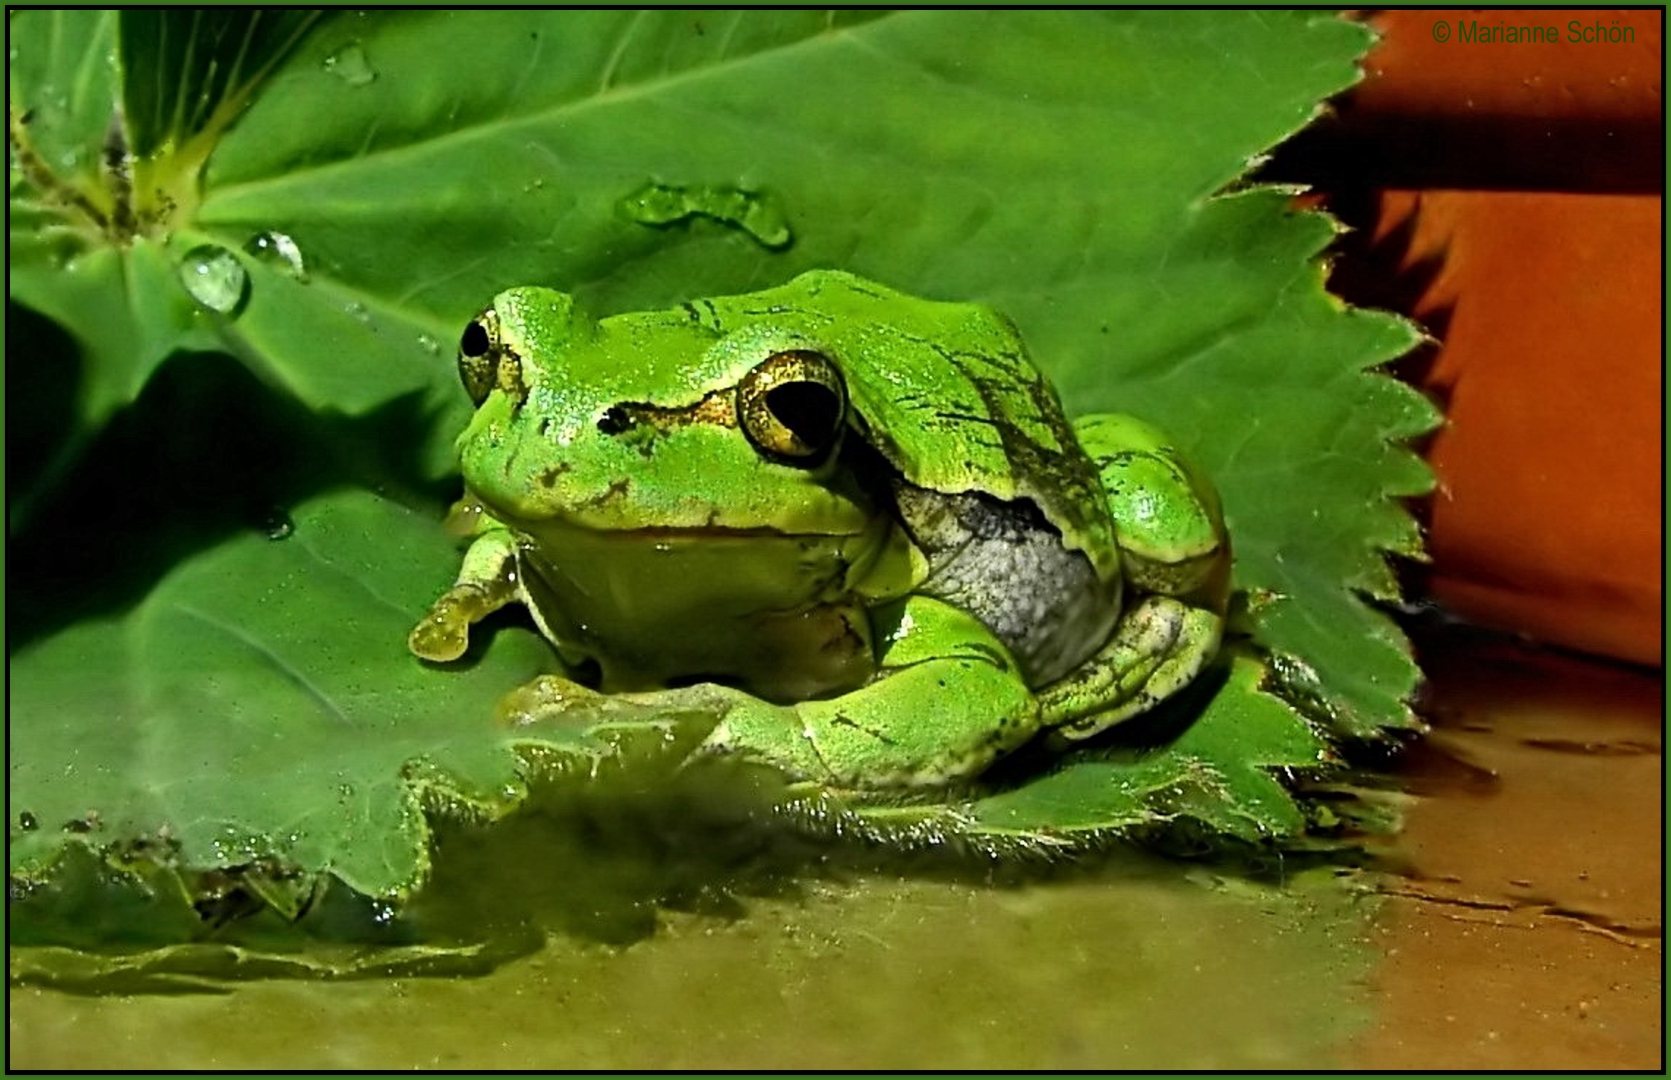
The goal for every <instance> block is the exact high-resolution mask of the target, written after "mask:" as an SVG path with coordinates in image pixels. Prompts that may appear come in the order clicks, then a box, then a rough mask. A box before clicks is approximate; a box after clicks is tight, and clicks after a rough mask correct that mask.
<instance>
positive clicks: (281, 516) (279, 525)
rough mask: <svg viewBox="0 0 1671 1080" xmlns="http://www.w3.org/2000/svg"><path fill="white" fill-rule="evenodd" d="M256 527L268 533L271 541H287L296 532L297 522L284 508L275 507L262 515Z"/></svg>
mask: <svg viewBox="0 0 1671 1080" xmlns="http://www.w3.org/2000/svg"><path fill="white" fill-rule="evenodd" d="M256 527H257V528H259V529H260V530H261V531H262V532H264V533H266V534H267V539H269V540H285V539H288V538H289V536H290V534H291V533H293V532H295V531H296V522H295V521H294V520H292V519H291V517H290V514H289V512H288V511H286V510H285V509H284V507H282V506H274V507H272V508H270V509H269V510H268V511H267V512H266V513H265V514H262V515H261V521H260V522H259V524H258V525H257V526H256Z"/></svg>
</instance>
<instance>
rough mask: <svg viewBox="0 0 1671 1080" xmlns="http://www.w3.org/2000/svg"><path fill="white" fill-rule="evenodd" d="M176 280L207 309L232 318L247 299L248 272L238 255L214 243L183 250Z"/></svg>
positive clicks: (240, 309)
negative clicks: (178, 276)
mask: <svg viewBox="0 0 1671 1080" xmlns="http://www.w3.org/2000/svg"><path fill="white" fill-rule="evenodd" d="M180 284H182V285H184V286H185V287H186V292H188V293H190V294H191V298H192V299H193V300H196V301H197V302H198V303H199V304H201V305H202V306H203V307H204V308H207V309H208V310H209V311H213V312H216V313H217V314H220V315H230V316H232V317H234V318H236V317H237V315H238V314H239V313H240V312H241V311H242V310H243V308H244V303H245V301H247V300H248V299H249V274H247V273H245V272H244V264H243V263H240V262H239V261H238V256H236V255H234V254H232V252H230V251H228V250H226V249H225V248H223V247H219V246H217V245H214V244H204V245H202V246H201V247H195V248H192V249H191V250H190V251H188V252H186V257H185V259H184V260H183V261H182V262H181V263H180Z"/></svg>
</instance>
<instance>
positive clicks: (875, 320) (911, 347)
mask: <svg viewBox="0 0 1671 1080" xmlns="http://www.w3.org/2000/svg"><path fill="white" fill-rule="evenodd" d="M707 303H710V304H711V305H713V306H712V315H713V317H714V318H715V319H716V321H718V322H720V323H722V324H724V325H725V326H726V327H727V329H731V328H734V327H741V326H745V325H747V324H750V323H759V322H768V321H769V322H771V323H772V324H774V325H779V326H781V325H784V324H786V323H787V324H790V325H793V328H794V330H795V331H796V332H797V333H798V334H800V335H802V336H804V337H805V338H806V339H808V340H809V341H810V342H813V343H815V344H818V345H822V346H823V347H825V348H826V349H828V350H829V351H830V352H831V353H832V354H834V355H835V357H836V359H837V362H838V364H839V365H840V367H841V370H842V374H843V376H844V377H845V379H846V381H847V388H848V394H849V396H850V398H851V401H852V406H853V412H854V413H855V414H856V415H855V417H854V421H853V423H854V425H855V428H856V429H857V430H858V433H859V434H860V435H861V436H862V437H863V439H864V440H865V442H866V443H868V444H869V445H870V446H872V447H873V448H875V449H876V450H877V451H878V452H879V453H881V455H882V456H883V457H884V458H886V459H887V461H888V462H889V464H891V465H892V466H893V467H894V468H895V469H897V470H898V471H899V473H900V475H901V476H903V477H904V478H905V480H906V481H907V482H909V483H910V484H912V485H914V486H916V487H918V488H922V489H924V490H927V491H931V492H941V493H945V494H963V493H969V492H974V493H978V494H981V495H983V496H987V497H989V498H991V499H995V500H998V501H1000V502H1008V501H1014V500H1021V499H1025V500H1028V501H1029V502H1031V503H1032V504H1033V505H1034V506H1036V507H1037V508H1038V511H1039V512H1040V513H1042V515H1043V517H1044V518H1045V520H1047V521H1048V522H1049V524H1050V525H1051V526H1053V527H1054V528H1055V529H1056V530H1058V531H1059V532H1060V534H1061V536H1062V538H1063V542H1064V543H1065V545H1066V546H1067V547H1069V548H1071V549H1073V550H1075V551H1080V552H1083V553H1084V554H1085V556H1086V557H1087V558H1088V559H1089V560H1090V562H1091V564H1092V566H1093V568H1094V569H1095V572H1096V575H1097V577H1098V578H1100V579H1102V580H1103V581H1108V580H1112V579H1113V578H1115V577H1116V576H1117V575H1118V573H1119V560H1118V554H1117V551H1116V547H1115V541H1114V526H1113V522H1112V520H1111V519H1110V517H1109V513H1108V506H1107V502H1106V499H1105V498H1104V497H1103V494H1102V489H1101V486H1100V482H1099V481H1098V478H1097V475H1096V472H1095V469H1094V467H1093V466H1092V464H1091V462H1090V461H1089V460H1088V459H1087V458H1086V456H1085V454H1084V453H1083V451H1082V450H1081V449H1080V447H1079V444H1078V442H1077V440H1076V438H1075V436H1074V433H1073V428H1072V425H1070V424H1069V423H1068V420H1067V417H1066V416H1065V415H1064V414H1063V412H1062V407H1061V403H1060V402H1059V401H1058V400H1057V398H1056V394H1055V392H1054V391H1053V390H1052V389H1051V387H1050V385H1049V383H1048V382H1047V381H1046V380H1045V378H1044V375H1043V373H1042V372H1040V371H1039V370H1038V368H1036V367H1035V366H1034V365H1033V363H1032V361H1031V360H1030V359H1029V358H1028V356H1027V353H1026V349H1025V347H1024V346H1023V344H1022V342H1021V338H1020V336H1019V335H1018V334H1017V333H1016V332H1015V329H1014V327H1012V326H1011V325H1010V323H1009V322H1008V320H1006V319H1004V318H1003V317H1002V316H1000V315H998V314H997V313H996V312H994V311H993V310H992V309H990V308H988V307H986V306H984V305H981V304H967V303H945V302H937V301H929V300H920V299H917V298H915V297H911V296H907V295H905V294H903V293H899V292H896V291H894V290H892V289H889V288H887V287H885V286H882V285H878V284H876V283H874V282H871V281H867V280H866V279H864V278H860V277H857V276H855V275H852V274H848V273H844V272H840V271H830V270H818V271H811V272H808V273H805V274H802V275H801V276H800V277H798V278H796V279H795V280H794V281H791V282H790V283H788V284H787V285H784V286H780V287H779V288H777V289H768V290H765V291H763V292H758V293H751V294H748V295H745V296H734V297H725V298H720V299H716V300H713V301H709V302H707ZM797 324H798V325H797Z"/></svg>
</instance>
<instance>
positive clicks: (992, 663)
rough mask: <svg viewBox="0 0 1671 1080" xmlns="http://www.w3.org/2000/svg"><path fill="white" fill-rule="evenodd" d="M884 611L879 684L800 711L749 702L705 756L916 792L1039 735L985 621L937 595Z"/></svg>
mask: <svg viewBox="0 0 1671 1080" xmlns="http://www.w3.org/2000/svg"><path fill="white" fill-rule="evenodd" d="M873 614H874V621H875V623H876V637H877V640H878V641H881V642H887V646H886V648H885V650H884V651H883V653H882V655H881V657H880V658H879V661H880V667H881V674H880V676H879V677H878V678H877V679H875V680H874V681H872V682H870V683H868V684H866V685H865V686H862V687H860V688H859V689H857V690H853V691H850V692H849V693H846V694H842V695H841V696H839V697H835V698H830V699H827V700H823V701H807V702H802V703H800V704H797V705H794V706H779V705H769V704H767V703H765V702H761V701H758V700H755V701H754V702H753V703H752V705H751V704H749V703H748V701H746V700H742V699H743V697H744V696H743V695H741V694H739V695H737V696H738V698H739V703H738V705H737V707H734V708H733V709H732V710H731V711H730V712H729V713H727V715H726V717H725V719H724V720H723V721H722V722H721V723H720V725H719V726H718V727H717V728H715V730H714V732H713V734H711V735H710V736H709V737H708V741H707V742H706V743H705V744H704V749H705V750H707V751H709V752H719V753H726V752H735V753H741V754H744V755H746V756H750V757H754V758H756V759H758V760H763V761H766V762H768V763H770V764H773V765H776V766H778V767H779V768H782V769H784V770H785V771H787V772H789V773H791V774H793V775H796V776H798V777H801V778H805V779H811V780H817V781H820V782H822V783H825V784H830V785H834V786H837V787H861V788H878V787H915V786H927V785H937V784H944V783H947V782H948V781H953V780H958V779H962V778H964V777H969V776H974V775H975V774H977V773H979V772H980V771H981V770H983V769H985V768H986V767H987V766H988V765H990V764H991V763H992V762H993V761H994V760H995V759H996V758H998V757H999V756H1000V755H1002V754H1005V753H1007V752H1009V751H1010V750H1012V749H1014V748H1015V747H1016V746H1018V745H1020V744H1021V743H1023V742H1025V741H1026V740H1027V739H1029V738H1030V737H1032V735H1033V734H1034V733H1035V732H1037V731H1038V728H1039V706H1038V701H1037V700H1036V699H1035V698H1034V697H1033V694H1032V692H1031V691H1030V690H1029V689H1028V688H1027V684H1026V682H1025V681H1024V680H1023V679H1022V677H1021V673H1020V670H1019V668H1018V667H1017V665H1016V662H1015V660H1014V658H1013V657H1012V656H1011V655H1010V653H1009V651H1008V650H1007V649H1005V648H1004V646H1003V644H1002V643H1000V642H999V641H998V639H997V638H996V637H995V636H993V634H992V632H991V631H990V630H988V629H987V628H986V627H985V626H984V625H982V624H981V622H980V621H979V620H978V619H976V618H974V617H973V616H972V615H969V614H967V613H966V612H963V611H961V610H959V609H957V608H955V607H953V606H951V605H949V604H946V603H944V602H942V601H939V600H935V599H933V598H931V597H926V596H913V597H909V598H907V599H904V600H901V601H898V602H896V603H894V604H891V605H888V606H887V607H885V608H882V609H879V610H878V611H877V612H875V613H873Z"/></svg>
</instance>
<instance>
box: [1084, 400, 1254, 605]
mask: <svg viewBox="0 0 1671 1080" xmlns="http://www.w3.org/2000/svg"><path fill="white" fill-rule="evenodd" d="M1074 432H1075V434H1077V435H1078V436H1079V442H1080V445H1081V446H1083V447H1084V448H1085V453H1086V455H1087V456H1089V457H1090V459H1091V461H1092V462H1093V463H1094V464H1095V465H1096V467H1097V475H1098V478H1099V479H1100V480H1101V481H1102V487H1103V491H1104V492H1106V493H1107V496H1108V509H1109V512H1110V514H1112V515H1113V518H1114V531H1115V541H1116V543H1118V545H1119V548H1120V563H1121V567H1122V569H1123V572H1124V574H1125V577H1126V581H1127V582H1129V583H1130V584H1131V585H1133V586H1135V587H1136V588H1137V589H1138V590H1139V591H1140V592H1150V593H1163V594H1165V595H1167V596H1182V595H1184V594H1186V593H1189V592H1192V591H1194V590H1198V589H1201V588H1203V587H1207V586H1213V587H1214V589H1215V591H1217V592H1219V593H1222V591H1223V589H1222V585H1223V582H1215V581H1214V579H1215V577H1222V575H1221V574H1220V573H1219V571H1220V570H1221V568H1222V566H1223V565H1224V563H1226V562H1227V561H1228V560H1227V559H1226V558H1225V554H1226V553H1225V539H1224V521H1223V519H1222V518H1221V517H1220V514H1219V506H1218V495H1217V493H1216V492H1215V491H1214V490H1213V486H1212V484H1211V483H1210V482H1209V481H1208V480H1207V478H1206V477H1204V476H1202V475H1201V474H1200V473H1199V472H1198V471H1197V470H1196V469H1195V467H1194V466H1192V465H1191V464H1190V463H1189V461H1188V460H1187V459H1186V458H1185V457H1184V456H1183V455H1182V454H1180V453H1179V452H1178V450H1177V449H1176V448H1175V447H1174V446H1173V445H1172V440H1171V439H1170V438H1168V437H1167V436H1166V435H1165V434H1164V433H1162V432H1161V431H1159V430H1157V429H1156V428H1154V427H1151V426H1150V425H1148V424H1145V423H1144V422H1143V421H1141V420H1137V419H1135V418H1133V417H1130V416H1120V415H1116V414H1111V413H1110V414H1102V415H1096V416H1087V417H1084V418H1082V419H1081V420H1079V421H1078V423H1076V424H1075V425H1074Z"/></svg>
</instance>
